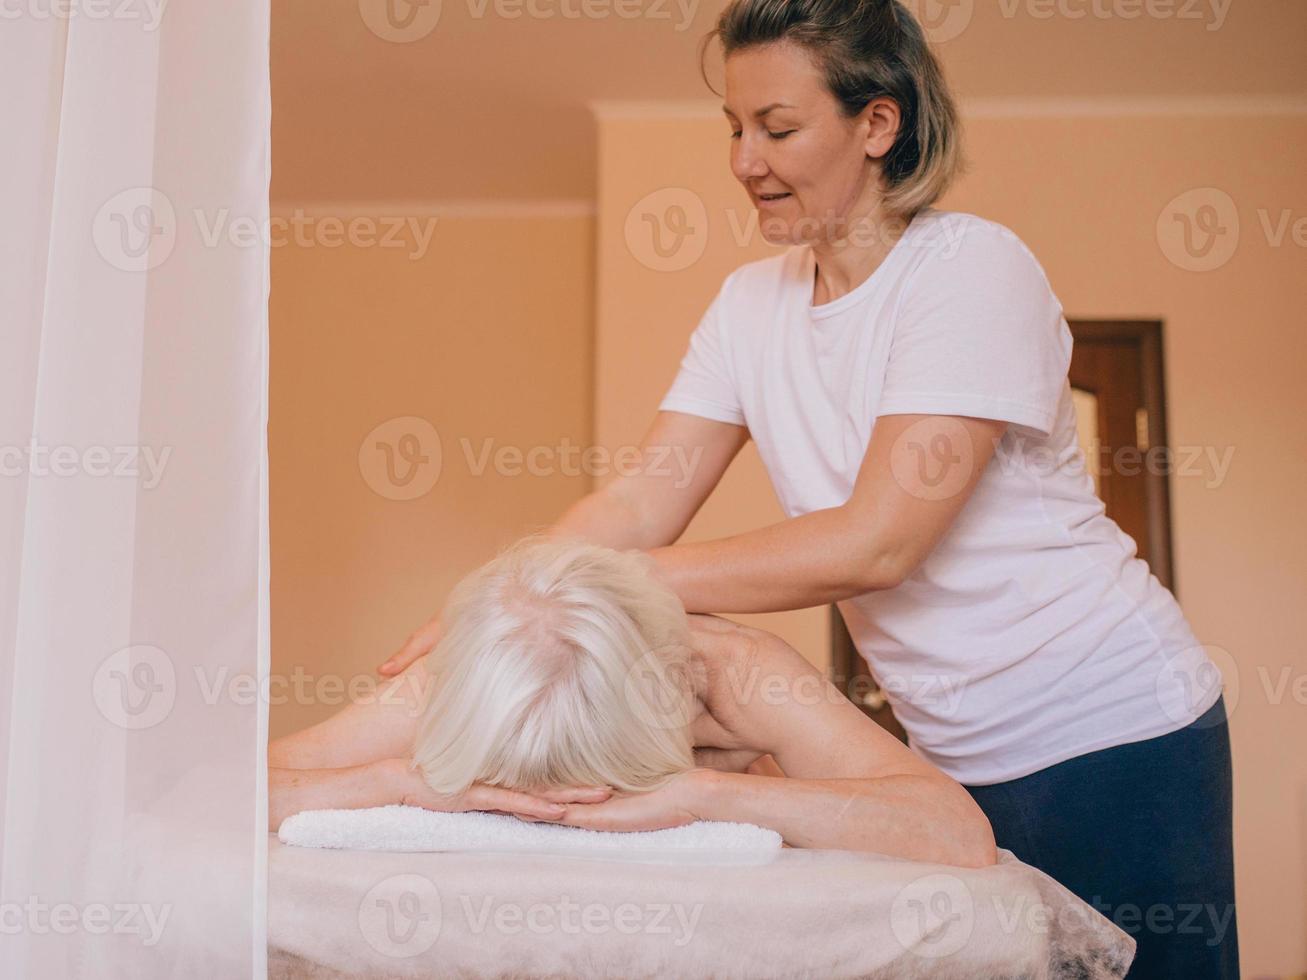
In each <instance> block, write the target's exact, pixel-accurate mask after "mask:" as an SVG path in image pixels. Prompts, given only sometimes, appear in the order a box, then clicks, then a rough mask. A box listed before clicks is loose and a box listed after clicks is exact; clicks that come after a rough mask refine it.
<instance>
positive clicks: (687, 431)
mask: <svg viewBox="0 0 1307 980" xmlns="http://www.w3.org/2000/svg"><path fill="white" fill-rule="evenodd" d="M748 441H749V430H748V429H746V428H744V427H743V426H739V425H732V424H731V423H729V422H717V421H714V420H713V419H705V418H700V417H699V416H697V415H687V414H685V413H684V412H658V413H656V414H655V416H654V420H653V423H652V424H651V425H650V426H649V429H648V431H647V432H646V433H645V435H644V438H643V439H642V440H641V442H640V446H639V447H638V451H632V452H631V453H628V454H625V455H623V454H619V453H614V459H613V465H614V469H615V471H616V476H615V478H614V479H613V480H611V481H610V482H609V483H607V484H605V485H604V486H603V487H601V488H600V489H598V490H595V491H594V492H592V493H589V494H587V495H586V496H584V497H582V498H581V499H580V500H578V501H577V502H576V503H574V504H573V505H572V506H571V507H569V508H568V509H567V510H566V511H564V512H563V514H562V516H561V517H560V518H559V519H558V520H557V521H556V522H555V523H554V524H553V525H551V526H550V527H549V528H548V529H547V530H546V533H547V534H549V535H551V536H570V537H578V538H582V539H584V540H586V541H590V542H592V543H594V544H599V545H604V546H605V547H608V548H615V549H617V550H619V551H623V550H630V549H635V548H640V549H646V550H647V549H651V548H657V547H659V546H661V545H666V544H671V543H672V542H673V541H675V540H676V539H677V538H679V537H680V536H681V533H682V532H683V531H684V530H685V528H686V527H687V526H688V525H689V523H690V521H691V520H692V519H693V518H694V515H695V514H696V513H698V511H699V508H700V507H701V506H703V502H704V501H705V500H706V499H707V498H708V495H709V494H710V493H712V491H713V488H714V487H716V486H717V483H718V481H720V480H721V478H722V474H723V473H725V472H726V469H727V467H728V466H730V464H731V460H733V459H734V458H735V457H736V455H737V454H738V453H739V451H740V449H741V448H743V446H744V444H745V443H747V442H748ZM440 631H441V624H440V617H439V614H437V615H435V616H433V617H432V618H431V619H429V620H427V622H426V623H424V624H423V625H421V626H419V627H418V628H417V629H416V630H414V631H413V632H412V633H410V634H409V636H408V638H407V639H406V640H405V641H404V643H403V645H402V646H401V647H400V648H399V650H398V651H397V652H396V653H395V654H394V655H393V656H391V657H390V659H389V660H387V661H386V662H385V663H383V664H382V665H381V666H380V667H379V668H378V670H379V671H380V672H381V673H382V674H383V675H387V676H393V675H394V674H397V673H399V672H400V671H401V670H403V669H404V668H406V667H407V666H408V665H409V664H411V663H413V662H414V661H415V660H417V659H418V657H421V656H423V655H424V654H426V653H427V652H428V651H429V650H431V648H432V647H434V646H435V645H436V643H437V642H439V640H440Z"/></svg>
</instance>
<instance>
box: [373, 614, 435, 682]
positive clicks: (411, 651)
mask: <svg viewBox="0 0 1307 980" xmlns="http://www.w3.org/2000/svg"><path fill="white" fill-rule="evenodd" d="M440 634H441V623H440V617H439V616H432V617H431V618H430V619H429V620H427V621H426V622H425V623H423V624H422V625H421V626H419V627H418V628H417V629H416V630H414V631H413V632H412V633H411V634H410V635H409V638H408V639H407V640H405V641H404V645H403V646H401V647H400V648H399V649H398V650H396V651H395V653H393V654H392V655H391V657H390V659H389V660H387V661H386V662H385V663H383V664H382V665H381V666H380V667H378V668H377V672H378V673H380V674H382V675H383V676H385V677H393V676H395V675H396V674H399V673H402V672H403V670H404V669H405V668H406V667H408V666H409V665H410V664H412V663H413V662H414V661H415V660H417V659H418V658H419V657H423V656H426V654H428V653H430V652H431V649H432V647H434V646H435V645H436V644H437V643H438V642H439V641H440Z"/></svg>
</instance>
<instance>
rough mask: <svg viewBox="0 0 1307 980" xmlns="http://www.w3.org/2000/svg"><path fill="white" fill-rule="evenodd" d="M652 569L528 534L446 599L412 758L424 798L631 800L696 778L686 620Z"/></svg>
mask: <svg viewBox="0 0 1307 980" xmlns="http://www.w3.org/2000/svg"><path fill="white" fill-rule="evenodd" d="M650 565H651V560H650V559H649V558H648V557H647V556H645V555H643V554H642V553H640V552H634V551H632V552H624V551H615V550H613V549H611V548H604V547H600V546H598V545H594V544H589V543H587V542H584V541H581V540H578V539H554V538H548V537H544V536H542V535H532V536H530V537H527V538H523V539H522V540H520V541H518V542H517V543H516V544H514V545H512V546H510V547H509V548H507V549H505V550H504V551H502V552H501V553H500V554H499V555H498V556H497V557H496V558H495V559H493V560H492V561H490V562H488V563H487V564H485V565H483V566H482V567H480V568H478V569H477V570H475V571H474V572H472V573H471V574H470V575H468V576H467V577H466V578H464V579H463V580H462V581H461V582H459V583H458V585H456V586H455V587H454V589H453V590H452V591H451V593H450V595H449V598H448V600H447V602H446V604H445V608H444V612H443V613H442V617H441V624H442V628H443V634H442V636H441V639H440V642H439V643H437V644H436V647H435V649H433V650H432V651H431V653H430V654H429V655H428V659H427V667H428V670H429V671H430V672H431V674H432V675H433V676H434V678H435V680H434V682H433V684H432V685H431V686H430V688H429V689H428V697H427V700H426V703H425V705H424V707H423V717H422V722H421V725H420V727H419V729H418V734H417V738H416V741H415V743H414V749H413V758H414V763H415V765H416V766H417V767H418V768H419V769H420V770H421V771H422V774H423V777H424V778H425V780H426V782H427V784H428V785H429V786H431V788H432V789H434V790H435V791H436V792H439V793H459V792H462V791H463V790H465V789H467V787H468V786H469V785H471V784H472V783H473V782H481V783H488V784H490V785H493V786H502V787H506V788H510V789H520V790H530V789H541V788H549V787H555V786H587V785H608V786H612V787H614V788H615V789H619V790H623V791H626V792H639V791H642V790H648V789H653V788H655V787H657V786H658V785H660V784H661V783H663V782H665V781H666V780H667V779H668V778H670V777H671V776H672V775H674V774H676V773H678V772H683V771H685V770H686V769H690V768H692V767H693V765H694V753H693V744H692V741H691V736H690V722H691V720H692V719H693V716H694V711H693V709H694V706H695V697H694V692H693V685H692V683H691V682H690V673H689V646H688V639H689V634H688V626H687V621H686V616H685V609H684V607H683V606H682V605H681V601H680V599H679V598H677V596H676V594H675V593H673V592H672V591H671V590H670V589H668V588H667V587H666V586H665V585H663V584H662V583H661V582H660V581H658V579H657V578H656V577H654V576H653V575H652V574H651V572H650Z"/></svg>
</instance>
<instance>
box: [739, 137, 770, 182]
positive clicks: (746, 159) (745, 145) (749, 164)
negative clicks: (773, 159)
mask: <svg viewBox="0 0 1307 980" xmlns="http://www.w3.org/2000/svg"><path fill="white" fill-rule="evenodd" d="M731 172H732V173H734V174H735V179H736V180H738V181H739V182H740V183H742V184H747V183H748V182H749V181H751V180H758V179H759V178H760V177H766V176H767V174H768V173H770V170H769V168H768V166H767V161H766V160H764V159H763V155H762V153H760V152H759V150H758V147H757V145H756V144H755V143H754V142H753V141H752V140H751V139H750V138H749V137H748V135H746V134H744V133H741V134H740V138H739V139H737V140H736V141H735V143H734V145H733V146H732V147H731Z"/></svg>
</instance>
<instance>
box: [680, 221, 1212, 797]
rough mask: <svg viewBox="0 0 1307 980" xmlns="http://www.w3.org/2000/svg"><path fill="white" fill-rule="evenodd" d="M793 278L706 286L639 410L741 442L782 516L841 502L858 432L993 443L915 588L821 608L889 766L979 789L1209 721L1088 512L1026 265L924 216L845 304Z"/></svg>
mask: <svg viewBox="0 0 1307 980" xmlns="http://www.w3.org/2000/svg"><path fill="white" fill-rule="evenodd" d="M814 271H815V267H814V256H813V252H812V249H811V248H810V247H809V246H806V245H795V246H791V247H790V248H788V249H787V250H785V251H784V252H781V253H778V254H777V255H775V256H771V257H769V258H766V259H762V260H759V261H756V262H750V263H748V264H746V265H744V266H741V267H740V268H739V269H736V270H735V271H734V272H732V273H731V274H730V275H729V276H727V277H726V280H725V282H724V283H723V284H722V287H721V290H720V291H719V292H718V294H717V296H716V298H715V299H714V300H713V302H712V304H711V305H710V306H709V308H708V310H707V312H705V314H704V316H703V319H702V320H701V322H700V323H699V325H698V327H697V328H696V330H695V331H694V333H693V335H692V336H691V338H690V342H689V346H688V349H687V352H686V354H685V357H684V359H683V360H682V362H681V367H680V371H679V373H678V374H677V376H676V379H675V381H674V382H673V384H672V386H671V388H670V390H669V391H668V393H667V395H666V397H664V398H663V400H662V402H661V403H660V405H659V409H660V410H666V411H675V412H686V413H689V414H692V415H699V416H703V417H705V418H710V419H716V420H719V421H722V422H731V423H734V424H736V425H742V426H747V427H748V429H749V432H750V434H751V436H752V438H753V440H754V442H755V443H756V445H757V448H758V452H759V454H760V456H761V457H762V461H763V463H764V464H765V466H766V468H767V472H768V474H769V476H770V478H771V481H772V485H773V487H774V488H775V491H776V495H777V497H778V499H779V500H780V503H781V506H782V508H783V509H784V511H785V513H786V514H787V515H789V516H791V517H793V516H797V515H799V514H805V513H808V512H810V511H814V510H820V509H824V508H829V507H836V506H839V505H841V504H843V503H845V502H846V501H847V500H848V498H849V496H850V493H851V491H852V488H853V483H854V480H855V478H856V476H857V473H858V468H859V466H860V464H861V462H862V458H863V456H864V454H865V452H866V448H867V443H868V440H869V438H870V435H871V428H872V425H873V424H874V422H875V420H876V417H877V416H878V415H891V414H917V413H921V414H931V415H962V416H974V417H978V418H990V419H1002V420H1006V421H1008V422H1009V423H1012V424H1011V425H1009V427H1008V429H1007V431H1006V433H1005V434H1004V436H1003V438H1002V440H1001V441H1000V443H999V445H998V447H997V451H996V453H995V456H994V458H993V459H992V460H991V461H990V463H989V465H988V467H987V468H986V470H985V472H984V474H983V475H982V477H981V479H980V482H979V484H978V485H977V487H976V489H975V491H974V494H973V496H972V497H971V498H970V499H969V500H968V501H967V504H966V505H965V507H964V508H963V509H962V511H961V513H960V514H959V515H958V517H957V519H956V520H955V522H954V524H953V525H952V526H951V527H950V528H949V530H948V531H947V532H946V533H945V535H944V536H943V538H942V539H941V540H940V541H939V543H938V544H937V545H936V546H935V548H934V550H933V551H932V552H931V553H930V555H929V556H928V557H927V558H926V559H925V561H924V562H923V563H922V564H921V565H920V566H919V567H918V568H917V570H916V571H915V572H914V573H913V574H912V575H910V576H909V577H908V578H907V579H906V580H905V581H904V582H902V583H901V584H900V585H898V586H897V587H896V588H893V589H888V590H882V591H876V592H869V593H865V594H862V595H858V596H855V597H853V598H850V599H846V600H843V601H841V602H840V603H839V608H840V611H841V613H842V614H843V616H844V618H845V620H846V622H847V624H848V626H849V631H850V633H851V634H852V637H853V641H854V643H855V644H856V645H857V648H858V650H859V652H860V653H861V654H862V655H863V657H864V658H865V659H866V660H867V662H868V665H869V667H870V668H871V672H872V675H873V676H874V677H875V678H876V680H877V683H878V684H879V685H880V686H881V687H882V688H883V689H884V690H885V693H886V695H887V697H888V698H889V700H890V702H891V704H892V705H893V706H894V711H895V714H896V715H897V716H898V718H899V721H900V722H901V723H902V725H903V727H904V729H906V731H907V733H908V737H909V744H910V745H911V746H912V747H913V748H914V749H915V750H916V751H917V752H918V753H920V754H921V755H922V756H923V757H925V758H926V759H928V760H929V761H930V762H932V763H934V764H935V765H936V766H938V767H939V768H940V769H942V770H944V771H945V772H946V773H948V774H949V775H951V776H953V777H954V778H955V779H957V780H958V781H959V782H963V783H968V784H972V785H982V784H986V783H995V782H1003V781H1006V780H1009V779H1016V778H1018V777H1020V776H1024V775H1028V774H1029V773H1032V772H1035V771H1037V770H1039V769H1042V768H1045V767H1046V766H1050V765H1052V764H1054V763H1056V762H1060V761H1063V760H1065V759H1069V758H1071V757H1073V756H1077V755H1082V754H1084V753H1086V752H1092V751H1094V750H1096V749H1101V748H1105V747H1107V746H1111V745H1119V744H1123V743H1126V742H1133V741H1138V740H1140V739H1145V738H1152V737H1154V736H1158V735H1163V734H1166V733H1167V732H1171V731H1174V730H1176V729H1178V728H1181V727H1183V726H1184V725H1187V724H1188V723H1189V722H1191V721H1193V720H1194V719H1195V718H1197V717H1198V716H1199V715H1201V714H1202V713H1203V711H1205V710H1206V709H1207V708H1209V707H1211V705H1212V704H1213V703H1215V701H1216V699H1217V696H1218V695H1219V694H1220V674H1219V672H1218V671H1217V670H1216V668H1215V667H1214V665H1212V663H1211V661H1210V660H1209V659H1208V657H1207V654H1206V652H1205V651H1204V650H1203V648H1202V647H1201V646H1200V645H1199V644H1198V641H1197V640H1196V639H1195V638H1194V636H1193V634H1192V633H1191V632H1190V629H1189V626H1188V624H1187V622H1186V621H1185V617H1184V614H1183V613H1182V612H1181V610H1180V607H1179V605H1178V603H1177V602H1176V601H1175V598H1174V596H1173V595H1172V594H1171V592H1170V591H1169V590H1167V589H1166V588H1165V587H1164V586H1163V585H1162V584H1161V583H1160V582H1159V581H1158V580H1157V578H1156V577H1155V576H1153V575H1152V574H1151V573H1150V571H1149V569H1148V565H1147V563H1146V562H1144V561H1143V560H1142V559H1140V558H1138V557H1136V554H1135V551H1136V548H1135V543H1134V541H1133V540H1132V539H1131V538H1130V537H1129V536H1128V535H1127V534H1125V532H1123V531H1122V530H1121V529H1120V528H1119V527H1118V526H1117V525H1116V523H1115V522H1113V521H1112V520H1111V519H1110V518H1108V517H1107V516H1106V514H1105V513H1104V507H1103V504H1102V501H1101V500H1100V499H1099V498H1098V497H1097V495H1096V494H1095V493H1094V487H1093V479H1092V476H1091V475H1090V474H1089V472H1088V470H1087V468H1086V464H1085V459H1084V456H1083V454H1082V453H1081V451H1080V449H1079V446H1078V443H1077V439H1076V419H1075V410H1074V406H1073V403H1072V399H1071V388H1070V384H1069V382H1068V380H1067V368H1068V365H1069V363H1070V360H1071V331H1070V329H1069V328H1068V326H1067V323H1066V320H1065V319H1064V318H1063V314H1062V307H1061V304H1060V303H1059V302H1058V300H1057V298H1056V296H1054V295H1053V292H1052V289H1051V287H1050V286H1049V283H1048V280H1047V278H1046V277H1045V275H1044V272H1043V269H1042V268H1041V267H1040V265H1039V263H1038V262H1037V261H1036V259H1035V257H1034V256H1033V255H1032V254H1031V253H1030V251H1029V249H1027V248H1026V246H1025V245H1024V244H1023V243H1022V242H1021V241H1020V240H1019V239H1018V238H1017V237H1016V235H1015V234H1013V233H1012V232H1011V231H1009V230H1008V229H1006V228H1004V227H1002V226H1001V225H998V224H995V223H993V222H990V221H985V220H983V219H981V218H977V217H975V216H973V215H967V214H960V213H956V212H945V211H937V210H933V209H929V210H926V211H923V212H922V213H921V214H919V215H918V216H917V218H916V219H915V220H914V221H913V222H912V224H911V225H910V226H909V228H908V229H907V231H906V232H905V234H904V235H903V236H902V237H901V238H900V239H899V241H898V242H897V243H896V244H895V246H894V248H893V250H892V251H891V252H890V254H889V255H888V257H887V258H886V259H885V260H884V262H883V263H882V264H881V265H880V266H879V267H878V268H877V269H876V270H875V272H873V273H872V275H871V276H870V277H868V278H867V279H866V280H865V281H864V282H862V283H860V284H859V285H858V286H857V287H856V288H854V289H853V290H852V291H851V292H849V293H847V294H845V295H844V296H841V297H839V298H837V299H835V300H833V301H831V302H829V303H823V304H821V305H820V306H813V305H812V291H813V282H814V279H813V276H814Z"/></svg>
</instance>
